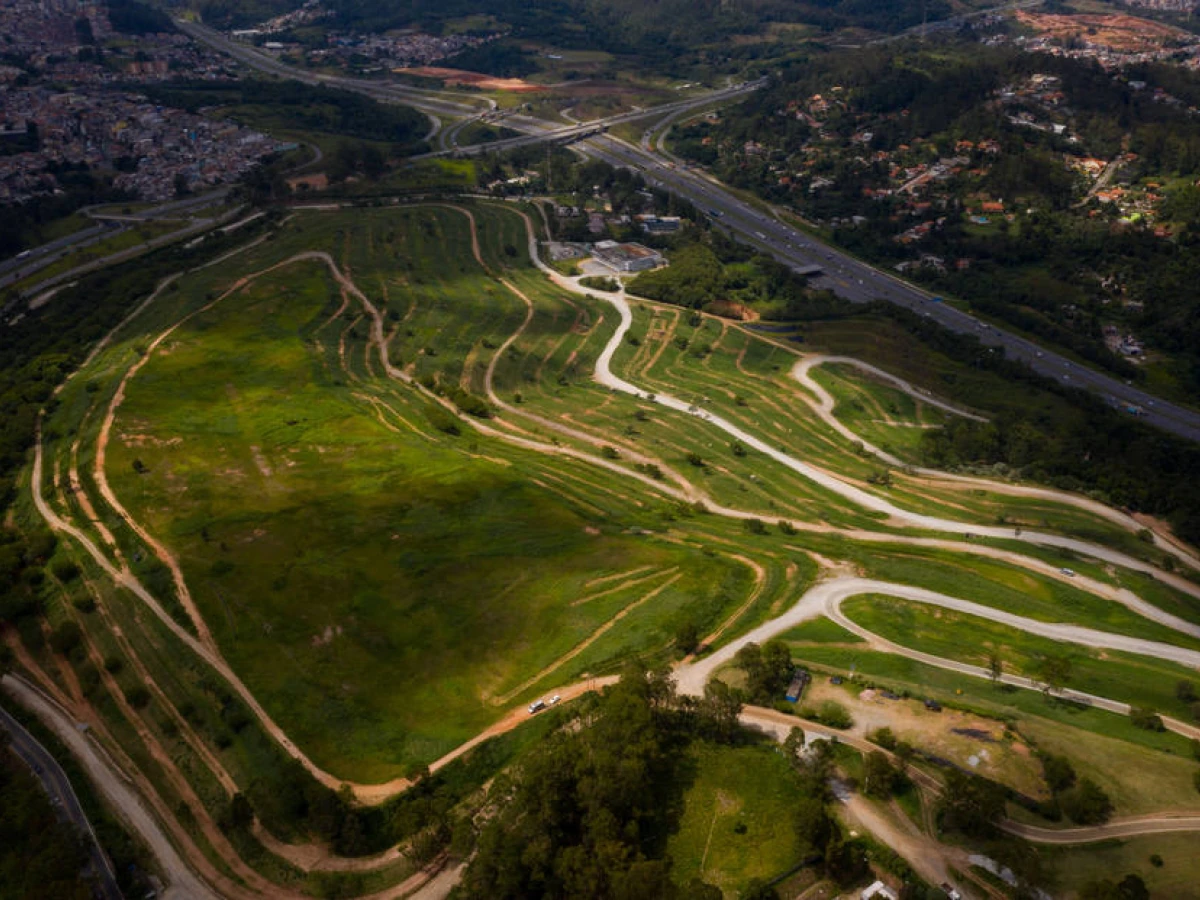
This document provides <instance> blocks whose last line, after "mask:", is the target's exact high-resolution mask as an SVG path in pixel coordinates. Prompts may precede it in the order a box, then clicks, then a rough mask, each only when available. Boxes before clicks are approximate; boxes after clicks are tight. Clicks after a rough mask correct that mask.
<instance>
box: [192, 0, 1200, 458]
mask: <svg viewBox="0 0 1200 900" xmlns="http://www.w3.org/2000/svg"><path fill="white" fill-rule="evenodd" d="M1032 5H1036V3H1035V2H1034V0H1024V2H1020V3H1014V4H1009V5H1007V6H1005V7H1000V8H999V9H1008V8H1017V7H1025V6H1032ZM179 25H180V28H181V29H182V30H183V31H185V32H186V33H187V34H189V35H191V36H193V37H194V38H196V39H197V40H201V41H203V42H204V43H207V44H209V45H210V46H212V47H214V48H216V49H218V50H222V51H224V52H226V53H228V54H229V55H231V56H233V57H234V58H235V59H238V60H240V61H241V62H243V63H245V64H247V65H250V66H252V67H254V68H256V69H259V70H260V71H264V72H270V73H272V74H274V75H278V76H280V77H285V78H295V79H298V80H300V81H303V82H306V83H309V84H319V83H323V84H330V85H334V86H337V87H340V88H343V89H345V90H351V91H356V92H358V93H362V94H365V95H367V96H372V97H375V98H377V99H381V100H385V101H390V102H400V103H408V104H410V105H412V106H413V107H415V108H417V109H420V110H422V111H424V112H426V113H428V114H431V115H451V116H475V115H478V114H479V113H480V112H481V109H480V107H479V106H478V105H474V106H470V105H467V104H466V103H464V102H459V101H455V100H450V99H448V98H447V97H446V96H445V95H444V94H441V93H437V92H430V91H422V90H419V89H416V88H410V87H407V86H403V85H385V84H381V83H379V82H373V81H364V80H361V79H355V78H344V77H329V76H319V75H314V74H312V73H309V72H304V71H301V70H298V69H293V68H291V67H289V66H287V65H284V64H283V63H280V62H279V61H278V60H276V59H274V58H272V57H268V56H265V55H264V54H262V53H259V52H257V51H255V50H253V49H252V48H249V47H247V46H246V45H244V44H237V43H234V42H233V41H230V40H228V39H227V38H225V37H224V36H223V35H221V34H219V33H218V32H216V31H213V30H212V29H209V28H206V27H204V26H201V25H196V24H194V23H188V22H180V23H179ZM759 86H760V83H758V82H753V83H748V84H746V85H738V86H735V87H734V88H730V89H727V90H726V91H725V92H717V93H716V94H709V95H706V96H705V97H703V98H694V99H692V100H687V101H681V102H680V103H679V104H668V105H667V106H662V107H656V108H654V109H652V110H642V111H638V112H635V113H631V114H624V115H623V116H614V117H610V118H609V119H602V120H597V121H595V122H588V123H583V124H581V125H578V126H568V127H567V128H564V127H563V126H562V125H559V124H557V123H552V122H546V121H544V120H540V119H535V118H532V117H529V116H521V115H510V116H507V117H506V118H505V120H504V124H505V125H506V126H508V127H509V128H512V129H514V130H516V131H523V132H526V133H527V134H528V135H529V137H528V138H521V139H518V140H520V141H530V140H532V141H536V140H539V139H555V140H568V139H572V138H576V137H578V138H579V139H578V140H577V141H576V142H575V143H573V144H572V146H573V147H574V148H575V149H576V150H578V151H579V152H580V153H582V154H583V155H585V156H589V157H593V158H598V159H603V160H605V161H607V162H609V163H610V164H612V165H615V166H624V167H627V168H631V169H635V170H637V171H640V172H641V173H643V175H644V176H645V177H646V178H647V180H648V181H650V182H651V183H652V184H655V185H656V186H659V187H663V188H667V189H669V190H671V191H673V192H675V193H677V194H679V195H680V196H681V197H685V198H686V199H688V200H690V201H692V203H694V204H695V205H696V206H697V207H699V208H700V209H702V210H704V211H706V212H708V213H709V214H710V215H711V217H712V219H713V221H714V223H715V224H716V225H717V226H718V227H720V228H722V229H724V230H725V231H726V232H728V233H729V234H730V235H731V236H733V237H735V238H737V239H739V240H741V241H743V242H745V243H748V244H751V245H752V246H754V247H756V248H757V249H759V250H761V251H763V252H765V253H768V254H770V255H771V256H773V257H775V258H776V259H778V260H779V261H780V262H783V263H784V264H786V265H789V266H791V267H792V268H794V269H795V270H797V271H799V272H803V273H807V274H810V275H813V276H814V278H813V283H814V285H815V286H817V287H821V288H828V289H830V290H832V291H834V292H835V293H836V294H838V295H839V296H841V297H844V298H846V299H848V300H850V301H852V302H856V303H866V302H869V301H873V300H887V301H888V302H891V303H894V304H896V305H897V306H903V307H905V308H907V309H910V310H913V311H915V312H917V313H918V314H919V315H921V316H924V317H926V318H929V319H930V320H932V321H934V322H937V323H938V324H939V325H941V326H942V327H944V328H947V329H949V330H951V331H955V332H959V333H965V334H972V335H974V336H975V337H977V338H978V339H979V340H980V342H981V343H982V344H983V345H984V346H985V347H991V348H995V351H996V352H1000V351H1003V352H1004V353H1005V355H1006V356H1007V357H1008V358H1010V359H1014V360H1020V361H1022V362H1024V363H1026V364H1028V365H1029V366H1030V367H1031V368H1032V369H1033V370H1034V371H1036V372H1038V373H1039V374H1041V375H1045V376H1046V377H1048V378H1053V379H1055V380H1056V381H1058V382H1059V383H1061V384H1063V385H1064V386H1067V387H1077V388H1081V389H1084V390H1089V391H1092V392H1093V393H1095V394H1097V395H1099V396H1100V397H1102V398H1103V399H1104V400H1106V401H1107V402H1108V403H1110V404H1111V405H1112V406H1114V407H1117V408H1119V409H1126V410H1136V412H1134V413H1130V414H1131V415H1137V416H1139V417H1140V418H1142V419H1143V420H1144V421H1146V422H1148V423H1150V424H1152V425H1155V426H1157V427H1159V428H1162V429H1163V430H1165V431H1168V432H1171V433H1173V434H1176V435H1179V436H1181V437H1185V438H1188V439H1190V440H1195V441H1200V412H1198V411H1196V410H1192V409H1187V408H1185V407H1182V406H1179V405H1177V404H1173V403H1169V402H1167V401H1165V400H1161V399H1159V398H1157V397H1155V396H1154V395H1153V394H1150V393H1148V392H1146V391H1143V390H1140V389H1139V388H1137V387H1135V386H1133V385H1131V384H1125V383H1124V382H1123V381H1122V380H1120V379H1118V378H1114V377H1112V376H1110V375H1105V374H1103V373H1101V372H1097V371H1095V370H1092V369H1089V368H1087V367H1085V366H1083V365H1081V364H1079V363H1076V362H1073V361H1072V360H1070V359H1068V358H1066V357H1065V356H1063V355H1061V354H1059V353H1056V352H1054V351H1052V350H1047V349H1045V348H1043V347H1041V346H1039V345H1038V344H1036V343H1034V342H1033V341H1031V340H1028V339H1026V338H1024V337H1021V336H1019V335H1016V334H1012V333H1010V332H1007V331H1005V330H1003V329H1000V328H997V327H996V326H994V325H992V324H990V323H987V322H984V321H982V320H981V319H978V318H976V317H975V316H972V315H971V314H969V313H967V312H964V311H962V310H960V309H958V308H956V307H953V306H951V305H949V304H946V303H942V302H938V300H937V299H936V298H935V297H934V295H933V294H931V293H930V292H928V291H924V290H921V289H920V288H917V287H915V286H913V285H911V284H908V283H907V282H904V281H902V280H901V279H899V278H897V277H895V276H894V275H892V274H891V273H889V272H886V271H882V270H879V269H876V268H874V267H872V266H870V265H867V264H866V263H863V262H861V261H860V260H857V259H855V258H853V257H851V256H849V255H847V254H845V253H842V252H841V251H839V250H837V249H836V248H834V247H830V246H828V245H826V244H823V243H821V242H820V241H818V240H816V239H814V238H812V237H811V236H809V235H808V234H806V233H804V232H802V231H799V230H798V229H795V228H792V227H791V226H789V225H787V224H785V223H783V222H781V221H779V220H778V219H777V218H775V217H774V216H773V215H771V214H770V213H768V212H765V211H763V210H761V209H760V208H758V207H757V206H755V205H752V204H750V203H747V202H746V201H744V200H742V199H741V198H739V197H737V196H736V195H735V194H733V193H732V192H731V191H729V190H727V189H725V188H724V187H722V186H721V185H720V184H718V183H716V182H715V181H714V180H713V179H711V178H708V177H705V176H703V175H701V174H698V173H697V172H695V171H693V170H691V169H689V168H688V167H686V166H681V165H679V164H677V163H675V162H673V161H670V160H667V159H663V158H661V157H659V156H656V155H655V154H654V153H652V152H650V151H648V150H646V149H644V148H642V147H635V146H633V145H631V144H628V143H626V142H624V141H621V140H618V139H616V138H614V137H612V136H611V135H607V134H597V135H591V136H584V135H586V134H587V132H589V131H592V130H595V129H597V128H602V127H604V126H605V124H606V123H607V124H616V122H618V121H633V120H634V119H637V118H642V117H646V118H648V117H651V116H655V115H669V114H671V113H672V112H676V114H677V111H678V110H680V108H681V107H682V106H683V105H684V104H692V105H694V106H696V107H700V106H703V105H704V104H705V103H712V102H713V101H714V100H716V99H720V96H721V94H722V93H724V94H725V95H727V96H729V97H735V96H737V95H738V93H741V92H748V91H749V90H753V89H757V87H759ZM504 146H506V145H505V143H504V142H493V143H491V144H486V145H480V146H477V147H474V148H471V147H458V148H455V151H454V152H457V153H470V152H481V151H483V150H485V149H490V150H496V149H500V148H502V147H504Z"/></svg>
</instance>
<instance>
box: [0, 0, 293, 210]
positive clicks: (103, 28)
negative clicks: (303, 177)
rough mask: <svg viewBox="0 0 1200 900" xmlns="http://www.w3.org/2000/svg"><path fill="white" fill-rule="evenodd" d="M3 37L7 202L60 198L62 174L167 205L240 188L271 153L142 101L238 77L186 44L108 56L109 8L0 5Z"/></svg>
mask: <svg viewBox="0 0 1200 900" xmlns="http://www.w3.org/2000/svg"><path fill="white" fill-rule="evenodd" d="M85 23H86V24H85ZM0 33H3V34H4V36H5V38H4V41H5V54H6V59H7V60H8V61H9V64H8V65H5V66H4V67H2V68H0V85H3V87H2V89H0V203H22V202H25V201H27V200H29V199H31V198H33V197H36V196H39V195H50V194H54V193H56V192H59V191H61V189H62V186H63V185H62V180H63V176H64V173H77V172H81V171H82V172H104V173H109V174H110V175H111V184H112V188H113V189H114V190H116V191H119V192H121V193H124V194H126V195H128V196H130V197H136V198H139V199H142V200H165V199H169V198H171V197H173V196H175V195H177V194H179V193H183V192H186V191H194V190H197V189H200V188H203V187H205V186H207V185H216V184H228V183H231V182H233V181H236V180H237V179H239V178H241V177H242V176H243V175H245V174H246V173H247V172H248V171H249V170H250V169H252V168H253V167H254V166H256V165H257V164H258V163H259V161H260V160H262V159H263V157H265V156H267V155H269V154H271V153H273V152H275V149H276V143H277V142H276V141H274V140H272V139H271V138H269V137H267V136H266V135H263V134H261V133H259V132H256V131H253V130H251V129H248V128H244V127H241V126H239V125H237V124H234V123H231V122H221V121H215V120H213V119H210V118H207V117H205V116H202V115H198V114H194V113H188V112H185V111H183V110H179V109H174V108H171V107H164V106H162V105H159V104H156V103H154V102H152V101H150V100H149V99H148V98H147V97H145V96H143V95H141V94H139V93H138V92H137V87H138V85H140V84H149V83H157V82H163V81H165V80H167V79H169V78H173V77H176V76H177V75H179V74H180V73H186V75H187V77H188V78H189V79H192V80H217V79H227V78H229V77H230V76H231V75H232V74H233V69H232V67H231V66H230V64H229V63H228V62H227V61H226V60H223V59H222V58H220V57H218V56H216V55H214V54H212V53H211V52H209V51H207V50H204V49H203V48H200V47H198V46H197V45H195V44H194V43H192V42H191V41H190V40H188V39H187V38H186V37H184V36H183V35H179V34H173V33H161V34H152V35H145V36H142V38H141V39H140V40H139V41H138V44H137V49H136V51H131V50H130V49H129V48H128V47H127V46H122V45H121V44H120V43H119V42H118V43H117V44H116V45H115V46H114V47H112V48H111V49H110V48H108V47H106V46H105V41H106V39H108V38H112V37H113V35H114V31H113V28H112V25H111V23H110V22H109V19H108V16H107V14H106V11H105V7H104V6H103V4H99V3H91V2H86V0H48V2H44V3H43V2H24V0H21V2H16V3H13V4H9V5H2V6H0ZM17 61H20V65H17V64H14V63H15V62H17Z"/></svg>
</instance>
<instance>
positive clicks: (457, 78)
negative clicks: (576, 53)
mask: <svg viewBox="0 0 1200 900" xmlns="http://www.w3.org/2000/svg"><path fill="white" fill-rule="evenodd" d="M396 72H397V74H400V75H417V76H419V77H421V78H437V79H440V80H441V82H442V84H444V85H446V87H455V86H461V85H465V86H467V87H477V88H480V89H482V90H485V91H511V92H513V93H517V94H533V93H538V92H540V91H544V90H546V89H545V88H544V87H542V86H541V85H540V84H533V83H531V82H528V81H526V80H525V79H524V78H497V77H496V76H495V75H485V74H484V73H482V72H467V71H465V70H464V69H444V68H442V67H440V66H416V67H414V68H411V69H397V70H396Z"/></svg>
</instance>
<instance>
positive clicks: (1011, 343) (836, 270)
mask: <svg viewBox="0 0 1200 900" xmlns="http://www.w3.org/2000/svg"><path fill="white" fill-rule="evenodd" d="M576 146H577V147H578V148H579V149H580V151H581V152H584V153H589V154H591V155H595V156H597V157H599V158H601V159H604V160H606V161H608V162H609V163H611V164H613V165H621V166H628V167H631V168H635V169H637V170H638V171H640V172H642V173H643V174H644V175H645V176H646V177H647V178H648V179H649V180H650V181H651V182H658V183H660V184H662V185H663V186H664V187H668V188H670V189H671V190H672V191H674V192H675V193H677V194H679V195H680V196H681V197H685V198H687V199H688V200H691V201H692V202H693V203H694V204H696V205H697V206H698V207H699V208H701V209H703V210H705V211H707V212H708V213H709V214H710V215H711V216H712V218H713V220H714V221H715V222H716V223H717V224H718V226H719V227H721V228H723V229H725V230H726V231H728V232H729V233H730V234H732V235H734V236H735V237H737V238H739V239H740V240H743V241H745V242H746V243H749V244H751V245H753V246H755V247H756V248H758V249H760V250H762V251H763V252H766V253H769V254H770V255H772V256H774V257H775V258H776V259H778V260H780V261H781V262H783V263H785V264H787V265H790V266H792V267H794V268H796V269H798V270H803V269H806V268H809V267H813V266H819V267H820V268H821V269H822V274H821V275H820V276H819V277H817V278H815V279H814V283H815V284H816V286H818V287H825V288H829V289H831V290H833V291H834V292H835V293H837V294H838V295H839V296H842V297H845V298H846V299H848V300H851V301H853V302H859V303H861V302H867V301H870V300H875V299H883V300H887V301H890V302H892V303H895V304H897V305H898V306H904V307H906V308H908V309H911V310H914V311H915V312H917V313H919V314H920V315H922V316H925V317H927V318H929V319H930V320H932V321H935V322H937V323H938V324H940V325H942V326H943V327H945V328H948V329H950V330H951V331H956V332H961V333H967V334H973V335H975V336H976V337H977V338H978V339H979V341H980V342H981V343H982V344H984V345H985V346H988V347H993V348H996V350H997V352H999V351H1000V350H1003V352H1004V353H1005V354H1006V355H1007V356H1008V357H1009V358H1010V359H1017V360H1021V361H1023V362H1025V363H1027V364H1028V365H1029V366H1030V367H1031V368H1032V369H1034V371H1036V372H1038V373H1040V374H1042V375H1045V376H1047V377H1050V378H1053V379H1055V380H1056V381H1058V382H1059V383H1061V384H1063V385H1066V386H1070V387H1079V388H1083V389H1085V390H1090V391H1093V392H1095V393H1097V394H1099V395H1100V396H1102V397H1103V398H1105V399H1106V400H1107V401H1108V402H1110V403H1112V404H1113V405H1114V406H1119V407H1126V406H1130V407H1136V408H1138V409H1140V410H1141V416H1142V418H1144V420H1145V421H1147V422H1150V423H1151V424H1154V425H1157V426H1158V427H1160V428H1162V429H1164V430H1166V431H1170V432H1172V433H1174V434H1178V435H1180V436H1182V437H1186V438H1190V439H1191V440H1197V441H1200V413H1198V412H1196V411H1195V410H1191V409H1186V408H1184V407H1181V406H1177V405H1175V404H1173V403H1167V402H1165V401H1163V400H1159V399H1158V398H1156V397H1155V396H1154V395H1153V394H1149V393H1147V392H1146V391H1143V390H1140V389H1139V388H1137V387H1134V386H1133V385H1129V384H1126V383H1125V382H1123V381H1122V380H1120V379H1118V378H1114V377H1112V376H1110V375H1105V374H1103V373H1101V372H1097V371H1095V370H1093V369H1089V368H1086V367H1084V366H1082V365H1080V364H1078V363H1076V362H1073V361H1071V360H1069V359H1067V358H1066V357H1064V356H1062V355H1060V354H1058V353H1055V352H1053V351H1051V350H1047V349H1044V348H1042V347H1040V346H1039V345H1038V344H1036V343H1034V342H1033V341H1030V340H1028V339H1026V338H1024V337H1021V336H1019V335H1014V334H1011V333H1009V332H1007V331H1005V330H1003V329H1001V328H997V327H996V326H995V325H992V324H989V323H987V322H984V321H983V320H981V319H979V318H976V317H975V316H972V315H971V314H970V313H968V312H964V311H963V310H961V309H958V308H957V307H955V306H951V305H950V304H947V303H943V302H940V301H939V300H938V298H937V297H935V296H934V295H932V294H930V293H929V292H927V291H924V290H921V289H920V288H917V287H914V286H913V285H911V284H909V283H907V282H905V281H902V280H901V279H899V278H896V277H894V276H893V275H891V274H890V273H888V272H885V271H881V270H879V269H876V268H874V267H873V266H870V265H867V264H866V263H864V262H862V261H860V260H857V259H855V258H854V257H852V256H849V255H847V254H845V253H842V252H840V251H839V250H837V249H835V248H833V247H830V246H828V245H825V244H822V243H821V242H820V241H817V240H815V239H814V238H812V237H811V236H809V235H808V234H806V233H805V232H803V231H800V230H799V229H797V228H793V227H792V226H790V225H787V224H786V223H784V222H781V221H780V220H779V219H777V218H776V217H774V216H773V215H771V214H770V213H768V212H766V211H764V210H762V209H759V208H758V207H756V206H754V205H751V204H749V203H747V202H746V201H744V200H742V199H741V198H739V197H737V196H735V195H734V194H732V193H731V192H730V191H729V190H727V189H725V188H724V187H722V186H721V185H719V184H717V183H716V182H714V181H713V180H712V179H711V178H708V177H705V176H704V175H702V174H699V173H697V172H695V171H693V170H690V169H688V168H686V167H680V166H678V165H676V164H675V163H672V162H669V161H664V160H662V159H660V158H659V157H657V156H655V155H653V154H652V153H649V152H647V151H646V150H644V149H642V148H640V147H634V146H632V145H631V144H628V143H626V142H624V141H620V140H618V139H616V138H614V137H612V136H611V135H603V136H598V137H594V138H589V139H587V140H586V141H583V142H581V143H580V144H578V145H576Z"/></svg>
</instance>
